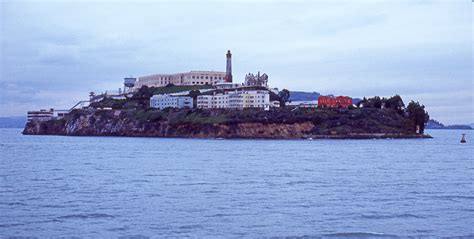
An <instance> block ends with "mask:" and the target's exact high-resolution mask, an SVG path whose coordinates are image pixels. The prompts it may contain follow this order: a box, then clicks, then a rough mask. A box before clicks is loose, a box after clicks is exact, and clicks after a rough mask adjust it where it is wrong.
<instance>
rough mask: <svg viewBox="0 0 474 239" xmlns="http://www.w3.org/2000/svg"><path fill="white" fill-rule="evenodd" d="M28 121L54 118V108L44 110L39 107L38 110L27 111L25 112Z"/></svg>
mask: <svg viewBox="0 0 474 239" xmlns="http://www.w3.org/2000/svg"><path fill="white" fill-rule="evenodd" d="M27 116H28V117H27V119H28V122H30V121H48V120H52V119H53V118H54V109H52V108H51V109H50V110H45V109H41V110H39V111H28V113H27Z"/></svg>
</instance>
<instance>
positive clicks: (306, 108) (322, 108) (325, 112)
mask: <svg viewBox="0 0 474 239" xmlns="http://www.w3.org/2000/svg"><path fill="white" fill-rule="evenodd" d="M225 56H226V70H225V72H224V71H222V72H220V71H189V72H182V73H174V74H167V73H166V74H161V73H160V74H153V75H146V76H141V77H138V78H135V77H126V78H124V83H123V86H124V88H123V90H122V89H119V91H118V92H117V93H114V92H107V91H106V92H104V93H101V94H96V93H94V92H91V93H90V94H89V100H83V101H79V102H78V103H77V104H76V105H74V106H73V107H72V108H70V109H68V110H54V109H50V110H39V111H29V112H28V121H27V123H26V126H25V129H24V130H23V134H25V135H71V136H136V137H185V138H262V139H301V138H303V139H346V138H351V139H366V138H429V137H430V136H429V135H426V134H424V127H425V123H426V122H427V120H429V115H428V113H427V112H426V111H425V107H424V106H423V105H421V104H419V103H418V102H414V101H411V102H410V103H409V104H408V105H407V106H406V107H405V104H404V102H403V100H402V98H401V97H400V96H399V95H395V96H393V97H388V98H385V97H378V96H375V97H372V98H363V99H357V98H356V99H353V98H351V97H349V96H343V95H340V96H334V95H332V94H330V95H321V94H320V93H316V92H313V93H311V94H305V93H304V92H303V93H302V92H298V93H296V92H295V96H297V95H299V96H298V97H294V98H295V99H300V100H305V101H297V100H295V101H293V102H292V101H291V100H290V96H291V93H290V91H289V90H287V89H282V90H281V91H279V90H278V88H273V87H270V86H269V85H268V79H269V76H268V75H267V74H266V73H263V74H261V73H260V71H258V73H257V74H253V73H248V74H246V75H245V80H244V82H243V83H235V82H233V79H234V77H233V74H232V54H231V52H230V50H228V51H227V54H226V55H225Z"/></svg>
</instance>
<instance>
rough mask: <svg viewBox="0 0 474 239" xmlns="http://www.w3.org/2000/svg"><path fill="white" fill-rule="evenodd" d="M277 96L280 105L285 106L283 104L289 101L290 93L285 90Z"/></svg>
mask: <svg viewBox="0 0 474 239" xmlns="http://www.w3.org/2000/svg"><path fill="white" fill-rule="evenodd" d="M278 96H280V105H282V106H285V103H286V102H288V101H290V91H289V90H287V89H283V90H281V91H280V92H278Z"/></svg>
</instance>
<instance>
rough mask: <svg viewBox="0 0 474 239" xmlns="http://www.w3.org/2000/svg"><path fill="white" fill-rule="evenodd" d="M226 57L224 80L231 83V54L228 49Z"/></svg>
mask: <svg viewBox="0 0 474 239" xmlns="http://www.w3.org/2000/svg"><path fill="white" fill-rule="evenodd" d="M226 57H227V65H226V68H225V82H230V83H232V54H231V53H230V50H228V51H227V54H226Z"/></svg>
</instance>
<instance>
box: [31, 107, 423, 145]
mask: <svg viewBox="0 0 474 239" xmlns="http://www.w3.org/2000/svg"><path fill="white" fill-rule="evenodd" d="M315 112H316V113H315ZM411 128H412V127H411V122H410V121H409V120H407V119H405V118H403V117H402V116H400V115H398V114H396V113H393V112H383V111H382V110H378V111H373V112H362V113H361V112H356V111H353V112H351V111H344V112H338V111H327V110H326V111H320V112H319V111H315V110H314V109H312V111H308V110H305V111H301V112H287V111H282V110H278V111H274V112H271V111H270V112H261V111H255V110H254V111H228V110H221V111H214V112H213V111H202V110H170V111H157V110H150V111H141V112H137V111H123V110H102V111H101V110H77V111H74V112H72V113H71V114H69V115H68V116H66V117H65V118H63V119H60V120H50V121H44V122H40V121H32V122H28V123H27V124H26V126H25V129H24V131H23V134H26V135H30V134H31V135H75V136H137V137H187V138H267V139H292V138H412V137H426V135H416V134H414V132H411V131H410V129H411Z"/></svg>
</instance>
